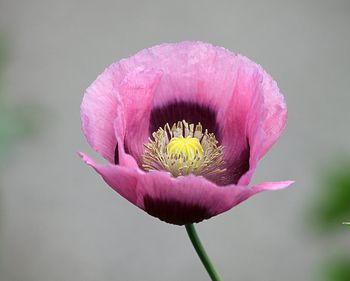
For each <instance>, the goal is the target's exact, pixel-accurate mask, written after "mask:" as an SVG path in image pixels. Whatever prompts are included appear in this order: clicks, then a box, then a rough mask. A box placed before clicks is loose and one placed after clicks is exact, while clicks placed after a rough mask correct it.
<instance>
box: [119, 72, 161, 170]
mask: <svg viewBox="0 0 350 281" xmlns="http://www.w3.org/2000/svg"><path fill="white" fill-rule="evenodd" d="M161 76H162V73H161V71H159V70H158V71H156V70H152V69H144V68H142V67H138V68H136V69H135V70H134V71H132V72H130V73H128V74H127V75H126V77H125V78H124V79H123V81H122V82H121V84H120V87H119V95H120V96H121V100H122V106H121V107H120V109H119V111H120V112H121V113H122V114H120V116H119V117H120V118H123V121H124V128H123V135H121V134H120V132H119V130H121V128H120V127H118V123H116V126H115V134H116V135H119V136H120V140H121V141H122V142H123V146H124V147H125V150H126V152H127V153H128V154H131V155H132V156H133V157H134V158H135V159H136V160H137V161H138V162H139V165H141V156H142V154H143V152H144V144H145V143H147V142H148V138H149V119H150V113H151V109H152V106H153V98H154V93H155V90H156V89H157V86H158V84H159V81H160V79H161ZM118 144H119V142H118ZM119 145H120V144H119Z"/></svg>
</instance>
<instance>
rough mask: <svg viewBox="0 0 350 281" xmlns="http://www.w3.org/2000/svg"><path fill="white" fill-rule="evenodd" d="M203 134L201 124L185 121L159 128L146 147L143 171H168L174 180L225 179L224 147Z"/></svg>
mask: <svg viewBox="0 0 350 281" xmlns="http://www.w3.org/2000/svg"><path fill="white" fill-rule="evenodd" d="M202 131H203V128H202V125H201V124H200V123H198V124H197V125H194V124H188V123H187V122H186V121H185V120H183V121H179V122H177V123H175V124H173V126H172V127H170V126H169V124H168V123H167V124H166V125H165V126H164V128H159V129H158V130H157V131H156V132H154V133H153V134H152V137H153V139H150V140H149V142H148V143H147V144H145V152H144V155H143V168H144V169H145V170H147V171H152V170H165V171H168V172H170V173H171V174H172V175H173V176H174V177H178V176H185V175H189V174H190V173H192V174H195V175H203V176H205V177H210V178H211V177H213V176H215V177H216V176H220V175H223V173H224V172H225V170H226V169H225V168H224V165H225V162H224V160H223V147H222V146H217V143H218V142H217V140H216V138H215V136H214V134H210V133H208V131H207V130H205V131H204V132H202Z"/></svg>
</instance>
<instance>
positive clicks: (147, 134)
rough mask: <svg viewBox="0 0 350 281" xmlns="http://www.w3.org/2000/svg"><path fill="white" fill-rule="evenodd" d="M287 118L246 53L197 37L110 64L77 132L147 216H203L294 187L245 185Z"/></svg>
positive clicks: (102, 170)
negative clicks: (277, 190) (104, 161)
mask: <svg viewBox="0 0 350 281" xmlns="http://www.w3.org/2000/svg"><path fill="white" fill-rule="evenodd" d="M286 118H287V108H286V104H285V102H284V98H283V96H282V94H281V93H280V91H279V89H278V87H277V85H276V83H275V81H273V79H272V78H271V77H270V75H269V74H267V73H266V72H265V71H264V70H263V69H262V68H261V67H260V66H259V65H257V64H256V63H254V62H252V61H250V60H249V59H248V58H246V57H244V56H241V55H236V54H234V53H232V52H230V51H228V50H226V49H224V48H220V47H215V46H212V45H210V44H206V43H201V42H181V43H175V44H162V45H158V46H155V47H152V48H149V49H145V50H143V51H141V52H139V53H137V54H136V55H134V56H132V57H130V58H127V59H122V60H120V61H119V62H117V63H114V64H112V65H111V66H110V67H108V68H107V69H106V70H105V71H104V72H103V73H102V74H101V75H100V76H99V77H98V78H97V79H96V80H95V82H93V83H92V85H91V86H90V87H89V88H88V89H87V91H86V93H85V95H84V99H83V102H82V105H81V121H82V129H83V132H84V134H85V136H86V138H87V140H88V142H89V144H90V145H91V146H92V148H93V149H94V150H95V151H97V152H98V153H99V154H101V155H102V156H103V157H104V158H105V159H106V160H107V161H108V162H109V163H108V164H106V165H101V164H97V163H95V161H93V160H92V159H90V158H89V157H88V156H86V155H84V154H82V153H81V157H82V158H83V160H84V161H85V162H86V163H87V164H88V165H90V166H92V167H93V168H94V169H95V170H96V171H97V172H98V173H99V174H100V175H101V176H102V177H103V179H104V180H105V181H106V183H107V184H108V185H110V186H111V187H112V188H113V189H114V190H115V191H117V192H118V193H119V194H120V195H121V196H123V197H124V198H126V199H127V200H129V201H130V202H131V203H133V204H134V205H136V206H138V207H139V208H141V209H143V210H144V211H146V212H147V213H148V214H150V215H152V216H155V217H158V218H159V219H161V220H163V221H165V222H168V223H173V224H178V225H183V224H189V223H194V222H200V221H202V220H203V219H208V218H210V217H212V216H215V215H218V214H220V213H222V212H225V211H227V210H229V209H231V208H232V207H234V206H236V205H237V204H239V203H240V202H242V201H244V200H246V199H248V198H249V197H250V196H252V195H254V194H256V193H259V192H261V191H264V190H276V189H281V188H285V187H287V186H289V185H290V184H292V183H293V182H292V181H283V182H265V183H262V184H258V185H255V186H252V187H249V186H248V185H249V182H250V180H251V178H252V175H253V173H254V171H255V169H256V167H257V163H258V161H259V160H260V159H261V158H262V157H263V156H264V154H265V153H266V152H267V151H268V150H269V148H270V147H271V146H272V145H273V144H274V142H275V141H276V140H277V139H278V137H279V136H280V135H281V133H282V131H283V129H284V127H285V124H286ZM199 123H200V124H199ZM166 124H168V125H166ZM174 124H175V125H174ZM191 124H192V125H191ZM173 125H174V127H172V126H173ZM191 126H192V127H191ZM186 130H187V131H186ZM175 137H178V138H175ZM186 137H188V138H187V139H188V142H186ZM171 140H173V143H172V145H169V143H170V142H171ZM185 142H186V143H185Z"/></svg>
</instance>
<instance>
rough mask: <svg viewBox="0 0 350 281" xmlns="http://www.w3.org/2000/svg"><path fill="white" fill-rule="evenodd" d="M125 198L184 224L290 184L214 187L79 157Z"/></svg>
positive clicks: (192, 178) (198, 180)
mask: <svg viewBox="0 0 350 281" xmlns="http://www.w3.org/2000/svg"><path fill="white" fill-rule="evenodd" d="M80 155H81V157H82V158H83V160H84V161H85V162H86V163H87V164H88V165H90V166H92V167H93V168H94V169H95V170H96V171H97V172H98V173H99V174H100V175H101V176H102V177H103V179H104V180H105V181H106V183H107V184H108V185H110V186H111V187H112V188H113V189H114V190H115V191H117V192H118V193H119V194H120V195H122V196H123V197H124V198H126V199H127V200H129V201H130V202H131V203H133V204H135V205H136V206H138V207H139V208H141V209H143V210H144V211H146V212H147V213H148V214H150V215H152V216H154V217H157V218H159V219H161V220H163V221H165V222H168V223H172V224H177V225H183V224H188V223H194V222H200V221H202V220H204V219H208V218H210V217H212V216H215V215H217V214H220V213H222V212H225V211H227V210H229V209H231V208H232V207H234V206H236V205H237V204H239V203H240V202H242V201H244V200H246V199H248V198H249V197H250V196H252V195H254V194H256V193H258V192H261V191H263V190H272V189H279V188H283V187H286V186H287V185H289V184H291V182H280V183H265V184H261V185H257V186H254V187H253V188H251V189H250V188H247V187H244V186H236V185H229V186H224V187H222V186H217V185H215V184H214V183H212V182H210V181H208V180H206V179H205V178H203V177H197V176H193V175H189V176H186V177H179V178H173V177H171V176H170V175H169V173H166V172H160V171H154V172H149V173H145V172H143V171H141V170H139V169H132V168H127V167H122V166H119V165H111V164H108V165H100V164H96V163H95V162H94V161H93V160H91V159H90V158H89V157H88V156H86V155H84V154H80Z"/></svg>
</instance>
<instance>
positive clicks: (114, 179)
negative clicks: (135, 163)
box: [79, 153, 138, 205]
mask: <svg viewBox="0 0 350 281" xmlns="http://www.w3.org/2000/svg"><path fill="white" fill-rule="evenodd" d="M79 155H80V157H81V158H82V159H83V161H84V162H85V163H86V164H88V165H89V166H91V167H92V168H94V169H95V171H96V172H97V173H99V174H100V175H101V176H102V178H103V179H104V180H105V182H106V183H107V184H108V185H109V186H110V187H112V188H113V189H114V190H115V191H116V192H118V193H119V194H120V195H121V196H123V197H124V198H125V199H127V200H128V201H129V202H131V203H133V204H135V205H137V188H136V187H137V181H138V179H137V176H136V175H137V174H135V172H133V170H132V169H130V168H126V167H122V166H119V165H111V164H108V165H99V164H96V162H95V161H94V160H92V159H91V158H90V157H89V156H87V155H85V154H84V153H79Z"/></svg>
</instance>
